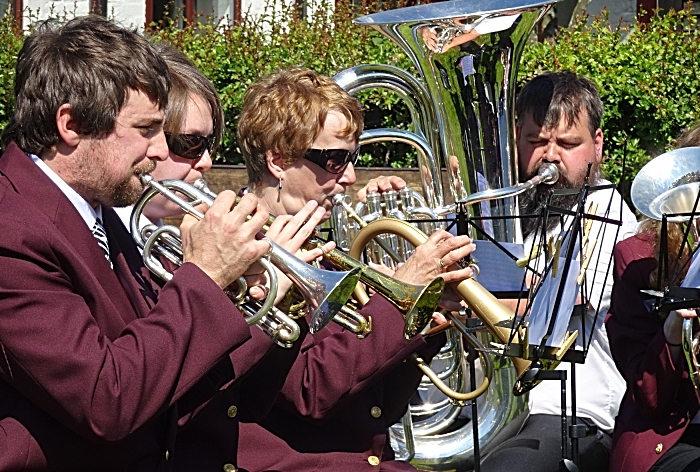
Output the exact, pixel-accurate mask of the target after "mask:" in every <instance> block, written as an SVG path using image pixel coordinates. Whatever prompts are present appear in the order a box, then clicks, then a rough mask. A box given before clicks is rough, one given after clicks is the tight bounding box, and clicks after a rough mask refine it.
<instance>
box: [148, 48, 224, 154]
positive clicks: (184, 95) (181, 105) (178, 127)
mask: <svg viewBox="0 0 700 472" xmlns="http://www.w3.org/2000/svg"><path fill="white" fill-rule="evenodd" d="M155 48H156V51H158V54H160V57H161V58H163V60H164V61H165V63H166V64H167V65H168V68H169V69H170V94H169V95H168V108H167V109H166V110H165V126H164V129H165V131H167V132H170V133H180V132H182V127H183V125H184V122H185V118H186V111H187V100H188V99H189V98H190V96H192V95H194V96H197V97H201V98H202V99H203V100H204V101H205V102H206V103H207V104H208V105H209V109H210V111H211V117H212V121H213V122H214V143H215V144H214V151H213V152H216V148H217V147H218V145H219V142H220V141H221V136H222V135H223V132H224V112H223V109H222V107H221V99H220V98H219V94H218V92H217V91H216V87H214V84H213V83H212V82H211V80H209V79H208V78H207V77H206V76H205V75H204V74H203V73H202V72H200V70H199V69H197V67H195V65H194V64H192V62H191V61H190V60H189V59H188V58H187V56H185V55H184V54H183V53H182V52H181V51H179V50H177V49H175V48H174V47H173V46H172V45H170V44H168V43H156V44H155Z"/></svg>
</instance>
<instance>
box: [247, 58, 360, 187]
mask: <svg viewBox="0 0 700 472" xmlns="http://www.w3.org/2000/svg"><path fill="white" fill-rule="evenodd" d="M330 110H335V111H337V112H339V113H341V114H343V116H345V119H346V120H347V126H346V128H345V129H344V130H342V131H341V134H340V137H348V136H352V137H353V138H354V139H355V141H359V139H360V134H361V133H362V128H363V126H364V120H363V118H362V108H361V106H360V103H359V102H358V101H357V100H355V99H354V98H353V97H351V96H350V95H349V94H348V93H347V92H346V91H345V90H343V89H342V88H341V87H340V86H339V85H338V84H336V83H335V82H334V81H333V79H331V78H330V77H326V76H323V75H319V74H317V73H316V72H314V71H312V70H310V69H303V68H292V69H287V70H283V71H281V72H277V73H275V74H272V75H269V76H267V77H264V78H262V79H260V80H258V81H257V82H255V83H254V84H253V85H251V86H250V87H249V88H248V90H247V91H246V93H245V97H244V99H243V109H242V111H241V117H240V120H239V122H238V143H239V145H240V147H241V152H242V153H243V157H245V162H246V169H247V170H248V183H259V182H261V181H262V180H263V178H264V176H265V171H266V169H267V153H268V151H272V152H275V153H279V154H281V155H282V156H284V162H285V164H287V165H289V164H292V163H294V162H296V161H297V160H298V159H299V158H301V157H302V156H303V155H304V153H305V152H306V151H307V150H308V149H309V148H310V147H311V145H312V143H313V142H314V140H315V139H316V137H317V136H318V135H319V134H320V133H321V131H322V130H323V124H324V122H325V121H326V115H327V114H328V112H329V111H330Z"/></svg>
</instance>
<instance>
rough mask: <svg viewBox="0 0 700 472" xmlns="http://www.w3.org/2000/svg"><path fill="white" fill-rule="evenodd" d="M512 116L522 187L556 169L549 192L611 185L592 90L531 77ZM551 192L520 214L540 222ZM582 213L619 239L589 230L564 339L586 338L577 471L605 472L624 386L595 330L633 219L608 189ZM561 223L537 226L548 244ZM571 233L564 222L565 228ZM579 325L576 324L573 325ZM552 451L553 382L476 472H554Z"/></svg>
mask: <svg viewBox="0 0 700 472" xmlns="http://www.w3.org/2000/svg"><path fill="white" fill-rule="evenodd" d="M516 115H517V123H516V146H517V149H518V161H519V162H518V163H519V170H520V176H521V180H523V181H524V180H527V179H529V178H531V177H533V176H535V175H536V174H537V172H538V170H539V168H540V166H541V165H542V164H543V163H545V162H550V163H554V164H556V166H557V168H558V169H559V172H560V174H561V176H560V178H559V181H558V182H557V183H556V184H555V188H581V186H582V185H583V184H584V181H585V179H586V176H587V173H588V172H589V170H588V166H589V164H590V166H591V168H590V174H589V177H588V183H590V184H591V185H605V184H609V183H610V182H608V181H606V180H603V179H602V178H601V177H600V167H599V166H600V162H601V160H602V155H603V132H602V130H601V129H600V124H601V118H602V115H603V104H602V102H601V100H600V97H599V95H598V90H597V88H596V86H595V85H594V84H593V83H592V82H591V81H590V80H588V79H586V78H584V77H580V76H577V75H576V74H574V73H573V72H568V71H562V72H555V73H545V74H542V75H540V76H538V77H535V78H534V79H533V80H531V81H530V82H529V83H528V84H526V85H525V87H524V88H523V89H522V91H521V92H520V94H519V96H518V99H517V102H516ZM550 188H551V187H545V186H542V187H540V188H536V189H533V190H532V191H531V192H530V193H529V194H527V195H525V196H524V197H521V199H520V203H521V214H537V213H539V206H540V205H541V204H542V202H546V198H547V194H548V193H549V190H550ZM578 199H579V194H578V192H577V193H575V194H573V195H564V196H556V197H554V198H553V200H552V201H551V204H552V205H554V206H557V207H560V208H564V209H575V207H576V205H577V202H578ZM594 208H595V210H591V209H594ZM621 208H622V213H621V214H620V209H621ZM585 209H586V210H587V211H595V214H597V215H599V216H602V217H606V218H610V219H613V220H621V221H622V227H621V228H620V229H619V233H618V232H617V231H616V230H617V228H615V227H614V226H609V227H608V228H602V225H603V224H605V223H601V222H598V221H595V222H593V223H592V225H591V228H590V230H589V234H590V235H591V237H592V238H597V241H596V246H595V251H594V253H593V254H592V256H591V261H592V262H591V264H590V265H589V267H588V269H587V273H586V278H587V280H588V285H584V286H585V287H587V289H588V294H587V295H588V297H587V299H588V300H589V301H590V303H589V304H588V306H587V307H586V310H585V314H584V315H582V316H572V318H571V322H570V324H569V329H570V330H578V331H579V338H578V339H577V342H578V343H579V346H578V347H579V349H580V348H582V346H581V340H582V332H583V329H584V328H585V330H586V333H587V336H586V338H587V339H586V340H587V341H589V339H588V333H591V338H592V339H591V340H590V341H591V343H590V348H589V351H588V355H587V357H586V360H585V363H584V364H583V365H578V366H576V414H577V416H578V419H579V424H580V423H583V424H586V425H588V426H596V427H597V431H596V432H595V433H594V434H591V435H589V436H587V437H585V438H582V439H580V440H579V454H580V455H579V462H578V463H577V465H578V466H579V469H580V470H581V471H594V472H604V471H607V470H608V461H609V456H610V445H611V439H610V434H611V433H612V429H613V426H614V420H615V416H616V415H617V410H618V406H619V403H620V400H621V398H622V395H623V394H624V391H625V383H624V380H623V379H622V377H621V376H620V374H619V373H618V372H617V369H616V368H615V364H614V363H613V360H612V357H611V355H610V348H609V345H608V337H607V333H606V331H605V325H604V321H605V315H606V314H607V311H608V308H609V306H610V292H611V289H612V275H610V274H608V271H609V270H610V269H611V266H612V262H611V254H612V251H613V248H614V246H615V243H616V242H617V241H618V240H620V239H623V238H624V237H627V236H629V235H631V234H633V233H634V231H635V228H636V218H635V217H634V215H633V213H632V212H631V211H630V209H629V208H628V207H627V205H626V204H625V203H624V202H621V196H620V194H619V193H618V192H617V191H615V190H613V189H605V190H599V191H594V192H591V193H590V194H589V195H588V197H587V199H586V203H585ZM561 220H562V218H561V216H560V215H553V216H552V217H551V218H550V219H549V220H548V221H547V222H546V224H545V229H546V233H547V237H549V235H558V234H559V233H560V232H561ZM522 223H523V234H524V237H525V241H526V249H525V252H526V254H527V253H528V249H527V246H528V245H531V244H533V239H535V238H536V236H537V228H536V225H538V224H539V225H541V224H542V221H541V220H540V219H536V218H533V219H523V220H522ZM570 224H571V223H570V222H568V223H567V221H566V220H565V221H564V227H565V228H566V227H567V225H569V226H570ZM541 232H542V229H541V228H540V229H539V233H540V234H541ZM534 242H535V243H536V242H538V241H534ZM591 282H593V283H591ZM599 300H600V303H599ZM521 305H522V304H521ZM598 305H599V306H598ZM596 315H597V316H596ZM582 318H585V319H584V320H583V321H582ZM591 330H592V332H591ZM569 366H570V364H569V363H562V364H560V366H559V367H558V368H559V369H562V370H567V371H569V370H570V368H569ZM567 378H568V379H571V372H567ZM570 390H571V389H567V396H568V399H567V403H566V405H567V414H568V415H571V392H570ZM561 445H562V437H561V385H560V382H558V381H545V382H542V383H540V384H539V385H538V386H537V387H536V388H535V389H533V390H532V391H531V392H530V417H529V418H528V421H527V423H526V424H525V426H524V427H523V429H522V430H521V431H520V433H519V434H517V435H516V436H515V437H513V438H511V439H509V440H507V441H505V442H504V443H502V444H500V445H499V446H497V447H496V448H495V449H494V450H493V451H492V452H491V453H489V454H488V455H487V456H486V457H485V458H484V460H483V462H482V465H481V470H482V471H486V472H490V471H501V470H510V469H513V468H517V469H518V470H521V471H533V472H549V471H551V472H556V471H558V470H560V469H559V462H560V460H561V456H562V455H561Z"/></svg>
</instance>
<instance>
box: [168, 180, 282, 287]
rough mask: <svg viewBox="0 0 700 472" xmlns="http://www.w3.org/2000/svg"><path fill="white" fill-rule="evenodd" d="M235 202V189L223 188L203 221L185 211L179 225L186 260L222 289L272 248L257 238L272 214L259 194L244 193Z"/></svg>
mask: <svg viewBox="0 0 700 472" xmlns="http://www.w3.org/2000/svg"><path fill="white" fill-rule="evenodd" d="M235 202H236V194H235V193H233V192H231V191H224V192H221V193H220V194H219V196H218V197H217V198H216V200H214V203H213V204H212V205H211V207H210V208H209V209H208V210H206V213H205V214H204V218H202V220H201V221H198V220H197V219H196V218H194V217H193V216H190V215H185V217H184V218H183V219H182V224H181V225H180V233H181V234H182V246H183V260H184V262H192V263H193V264H195V265H197V266H198V267H199V268H200V269H202V270H203V271H204V272H205V273H206V274H207V275H208V276H209V277H211V279H212V280H213V281H214V282H216V284H217V285H218V286H219V287H221V288H222V289H223V288H225V287H227V286H229V285H230V284H231V283H232V282H234V281H235V280H236V279H238V277H240V276H241V275H243V273H244V272H245V271H246V270H247V269H248V268H249V267H250V266H251V264H253V263H254V262H255V261H257V260H258V259H260V258H261V257H262V256H264V255H265V253H267V252H268V251H269V249H270V244H269V243H268V242H267V241H258V240H256V239H255V235H256V234H257V233H258V232H259V231H260V229H261V228H262V227H263V225H264V224H265V223H266V222H267V219H268V216H269V215H268V213H267V212H266V211H265V210H264V209H263V208H262V207H260V206H258V199H257V197H255V196H254V195H251V194H249V195H245V196H244V197H243V198H242V199H241V201H240V203H239V204H238V205H236V206H235V207H234V205H235ZM200 210H201V211H205V210H204V209H202V208H200ZM248 216H250V220H247V217H248Z"/></svg>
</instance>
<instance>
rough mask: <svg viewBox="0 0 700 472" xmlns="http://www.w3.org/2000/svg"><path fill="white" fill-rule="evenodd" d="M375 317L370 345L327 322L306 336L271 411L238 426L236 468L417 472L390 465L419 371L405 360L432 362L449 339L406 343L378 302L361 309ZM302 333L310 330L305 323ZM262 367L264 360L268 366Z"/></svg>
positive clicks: (396, 321) (393, 315) (397, 317)
mask: <svg viewBox="0 0 700 472" xmlns="http://www.w3.org/2000/svg"><path fill="white" fill-rule="evenodd" d="M361 313H362V314H363V315H364V316H367V315H370V316H372V319H373V331H372V333H371V334H370V335H369V336H367V337H366V338H365V339H358V338H357V336H356V335H355V334H353V333H351V332H348V331H346V330H344V329H342V328H340V327H339V326H338V325H336V324H335V323H331V324H329V325H328V326H327V327H325V328H324V329H322V330H321V331H319V332H318V333H316V334H314V335H311V334H307V335H306V337H305V338H304V342H303V344H302V346H301V351H300V353H299V356H298V357H297V359H296V360H295V361H294V364H293V366H292V367H291V369H290V372H289V374H288V376H287V379H286V381H285V383H284V386H283V387H282V391H281V393H280V396H279V397H278V399H277V401H276V403H275V406H274V408H273V409H272V411H271V412H270V414H268V415H267V416H266V417H265V418H264V419H262V420H260V421H257V422H255V423H247V422H245V421H244V422H242V423H241V435H240V444H239V464H240V466H241V467H243V468H245V469H247V470H249V471H250V472H255V471H263V470H278V471H285V472H286V471H302V470H303V471H305V472H306V471H324V472H325V471H330V470H332V471H334V472H338V471H341V472H342V471H348V472H350V471H352V472H357V471H361V470H377V466H376V464H374V465H373V464H372V463H373V462H380V461H381V462H382V464H381V466H380V470H415V469H414V468H413V467H412V466H411V465H410V464H407V463H403V462H397V461H392V460H393V459H394V454H393V451H392V450H391V447H390V445H389V441H388V437H387V428H388V427H389V426H391V425H392V424H394V423H396V422H397V421H399V420H400V419H401V417H402V415H403V414H404V412H405V411H406V408H407V405H408V402H409V400H410V398H411V396H412V395H413V394H414V393H415V391H416V388H417V387H418V384H419V382H420V379H421V377H422V373H421V372H420V371H419V370H418V368H417V367H416V366H415V365H413V364H412V363H411V362H405V359H406V358H407V357H408V356H409V355H410V354H411V353H414V352H417V351H418V352H419V354H421V355H423V356H425V357H424V358H425V359H430V358H431V357H432V356H433V355H434V354H435V353H436V352H437V351H438V350H439V348H440V346H441V345H442V344H444V341H445V338H444V335H440V336H435V337H434V338H431V339H430V342H429V344H428V343H426V341H425V340H424V339H423V337H422V336H416V337H414V338H413V339H411V340H408V341H407V340H405V339H404V338H403V325H404V321H403V317H402V316H401V314H400V313H399V312H398V310H397V309H396V308H395V307H394V306H393V305H392V304H391V303H389V302H388V301H387V300H386V299H384V298H382V297H381V296H378V295H375V296H373V297H372V298H371V301H370V302H369V303H368V304H367V305H366V306H365V307H364V308H363V309H362V311H361ZM302 326H303V327H304V330H305V331H306V330H307V329H308V327H307V325H306V324H305V323H302ZM263 365H265V362H263Z"/></svg>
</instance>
